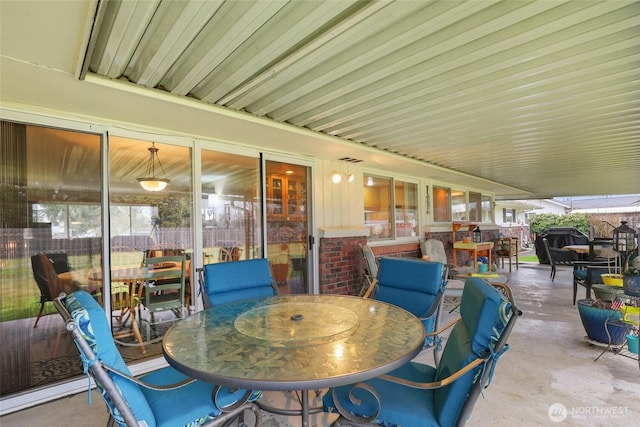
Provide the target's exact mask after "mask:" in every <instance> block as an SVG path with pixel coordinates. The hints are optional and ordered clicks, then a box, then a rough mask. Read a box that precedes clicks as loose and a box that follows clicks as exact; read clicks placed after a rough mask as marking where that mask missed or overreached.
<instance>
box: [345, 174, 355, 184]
mask: <svg viewBox="0 0 640 427" xmlns="http://www.w3.org/2000/svg"><path fill="white" fill-rule="evenodd" d="M354 178H355V177H354V176H353V174H352V173H348V174H347V181H349V184H351V183H352V182H353V180H354Z"/></svg>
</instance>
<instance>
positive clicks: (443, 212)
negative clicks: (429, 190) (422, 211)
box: [433, 187, 451, 222]
mask: <svg viewBox="0 0 640 427" xmlns="http://www.w3.org/2000/svg"><path fill="white" fill-rule="evenodd" d="M433 220H434V221H436V222H449V221H451V190H450V189H449V188H444V187H433Z"/></svg>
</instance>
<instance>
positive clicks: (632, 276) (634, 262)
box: [622, 252, 640, 297]
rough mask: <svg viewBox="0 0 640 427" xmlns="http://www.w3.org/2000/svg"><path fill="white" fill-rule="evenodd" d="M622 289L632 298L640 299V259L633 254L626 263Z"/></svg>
mask: <svg viewBox="0 0 640 427" xmlns="http://www.w3.org/2000/svg"><path fill="white" fill-rule="evenodd" d="M622 289H623V290H624V293H625V294H627V295H629V296H632V297H640V257H639V256H637V252H636V253H633V252H632V253H631V254H629V256H628V257H627V259H626V261H625V263H624V270H623V272H622Z"/></svg>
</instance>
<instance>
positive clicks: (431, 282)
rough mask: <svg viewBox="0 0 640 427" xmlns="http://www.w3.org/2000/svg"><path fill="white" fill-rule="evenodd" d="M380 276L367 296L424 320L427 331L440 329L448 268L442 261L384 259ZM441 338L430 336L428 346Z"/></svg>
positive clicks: (380, 266) (381, 262)
mask: <svg viewBox="0 0 640 427" xmlns="http://www.w3.org/2000/svg"><path fill="white" fill-rule="evenodd" d="M378 268H379V270H378V278H377V280H376V281H374V283H373V284H372V286H371V287H370V289H371V292H368V293H367V294H366V296H367V297H369V296H370V297H372V298H375V299H377V300H379V301H384V302H388V303H390V304H393V305H397V306H399V307H402V308H404V309H405V310H407V311H409V312H410V313H411V314H413V315H414V316H416V317H417V318H419V319H420V320H422V323H423V325H424V327H425V331H426V333H427V334H429V333H431V332H433V331H434V330H435V329H436V328H437V319H438V312H439V310H440V306H441V301H442V298H443V295H444V290H445V286H446V284H447V279H446V277H447V268H446V267H445V266H444V265H442V264H441V263H439V262H432V261H423V260H420V259H413V258H391V257H383V258H380V265H379V267H378ZM435 341H437V340H436V339H435V338H434V337H433V336H428V337H427V340H426V341H425V347H428V346H430V345H432V344H434V342H435Z"/></svg>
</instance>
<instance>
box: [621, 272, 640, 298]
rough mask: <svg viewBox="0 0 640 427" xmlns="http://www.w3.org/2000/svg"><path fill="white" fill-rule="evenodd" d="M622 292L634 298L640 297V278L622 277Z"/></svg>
mask: <svg viewBox="0 0 640 427" xmlns="http://www.w3.org/2000/svg"><path fill="white" fill-rule="evenodd" d="M622 290H623V292H624V293H625V294H627V295H629V296H632V297H640V276H622Z"/></svg>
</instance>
